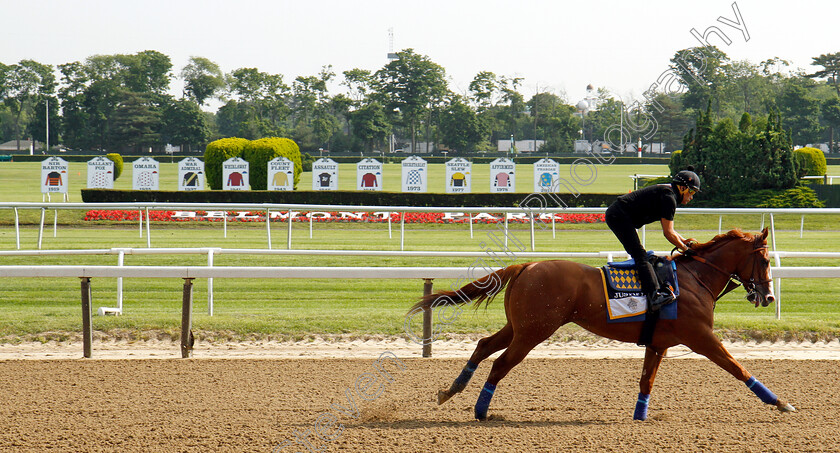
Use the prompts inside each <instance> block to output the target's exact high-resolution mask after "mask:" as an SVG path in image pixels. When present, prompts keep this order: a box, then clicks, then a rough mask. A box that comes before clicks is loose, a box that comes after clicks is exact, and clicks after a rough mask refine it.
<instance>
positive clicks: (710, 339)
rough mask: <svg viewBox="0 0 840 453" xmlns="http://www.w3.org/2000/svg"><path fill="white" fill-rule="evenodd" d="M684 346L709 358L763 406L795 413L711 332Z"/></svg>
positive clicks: (793, 409)
mask: <svg viewBox="0 0 840 453" xmlns="http://www.w3.org/2000/svg"><path fill="white" fill-rule="evenodd" d="M686 346H688V347H689V348H691V350H692V351H694V352H696V353H698V354H702V355H704V356H706V357H708V358H709V360H711V361H712V362H714V363H715V364H717V365H718V366H719V367H721V368H723V369H724V370H726V371H728V372H729V373H730V374H731V375H733V376H735V378H737V379H738V380H739V381H741V382H743V383H744V384H746V385H747V388H749V389H750V390H752V392H753V393H755V395H756V396H757V397H758V398H759V399H761V401H762V402H764V403H765V404H771V405H773V406H776V409H778V410H780V411H782V412H796V409H795V408H794V407H793V406H791V405H790V404H788V403H786V402H785V401H783V400H782V399H781V398H779V397H777V396H776V395H775V394H774V393H773V392H771V391H770V389H768V388H767V387H765V386H764V384H762V383H761V382H760V381H759V380H758V379H756V378H755V377H754V376H752V375H751V374H750V373H749V372H748V371H747V370H746V369H745V368H744V367H743V366H741V364H740V363H738V361H737V360H735V358H734V357H732V355H731V354H729V351H727V350H726V348H725V347H723V344H722V343H721V342H720V340H719V339H718V338H717V337H716V336H714V334H712V332H711V330H710V331H709V332H708V334H707V335H703V336H700V338H697V339H695V341H692V342H691V343H690V344H689V343H688V342H687V343H686Z"/></svg>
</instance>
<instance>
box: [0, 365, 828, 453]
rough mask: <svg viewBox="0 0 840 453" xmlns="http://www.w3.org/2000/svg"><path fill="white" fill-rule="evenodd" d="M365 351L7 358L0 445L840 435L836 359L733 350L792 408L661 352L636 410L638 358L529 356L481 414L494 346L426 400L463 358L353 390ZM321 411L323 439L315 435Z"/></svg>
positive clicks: (494, 442) (491, 446)
mask: <svg viewBox="0 0 840 453" xmlns="http://www.w3.org/2000/svg"><path fill="white" fill-rule="evenodd" d="M376 358H377V357H376V356H372V357H370V358H369V359H290V360H245V359H238V360H213V359H190V360H181V359H173V360H159V359H158V360H43V361H2V362H0V395H2V401H3V404H2V405H0V451H44V450H50V449H52V450H57V451H111V450H119V451H129V452H133V451H266V452H267V451H271V450H272V448H274V447H276V446H277V445H278V444H280V443H282V442H284V441H287V440H289V441H292V442H293V441H294V439H295V432H299V433H304V432H306V431H307V430H309V434H308V439H309V441H310V442H311V447H312V449H313V450H311V451H316V450H315V449H318V448H324V447H325V448H326V449H325V450H324V451H365V452H367V451H383V452H384V451H389V452H390V451H406V452H414V451H430V452H437V451H479V452H480V451H491V450H492V451H517V452H522V451H588V452H592V451H599V452H600V451H616V452H628V451H634V452H635V451H657V450H663V451H665V450H667V451H715V452H720V451H738V452H743V451H756V452H758V451H840V429H838V428H840V423H838V421H837V420H838V419H840V386H839V385H838V376H840V368H838V362H836V361H793V360H745V361H743V364H744V365H745V366H746V367H747V368H748V369H749V370H750V371H751V372H753V373H754V374H755V375H756V376H757V377H758V378H759V379H761V380H762V381H763V382H764V383H765V384H766V385H767V386H768V387H769V388H770V389H771V390H773V391H774V392H776V394H778V395H779V396H781V397H782V398H784V399H787V400H788V401H789V402H790V403H792V404H793V405H794V406H796V407H797V409H798V410H799V412H797V413H794V414H781V413H779V412H777V411H776V410H775V409H773V408H771V407H770V406H766V405H764V404H762V403H761V402H760V401H759V400H758V398H757V397H755V396H754V395H753V394H752V393H751V392H750V391H749V390H748V389H747V388H746V387H745V386H744V385H743V384H742V383H740V382H738V381H736V380H735V379H733V378H732V377H731V376H729V375H727V374H725V373H724V372H723V371H722V370H720V369H719V368H717V367H716V366H714V365H713V364H711V363H710V362H708V361H706V360H703V359H681V360H673V359H666V360H665V362H664V363H663V365H662V368H661V369H660V372H659V376H658V377H657V382H656V386H655V388H654V393H653V397H652V400H651V409H650V419H649V420H648V421H647V422H633V421H632V420H631V418H632V410H633V405H634V402H635V399H636V393H637V392H638V387H637V379H638V375H639V373H640V367H641V361H640V360H636V359H632V360H631V359H601V360H587V359H526V361H525V362H524V363H523V364H522V365H520V366H519V367H517V368H515V369H514V370H513V371H512V372H511V374H510V375H509V376H508V377H507V378H506V379H505V380H504V381H502V383H501V384H500V385H499V388H498V389H497V391H496V396H495V397H494V400H493V403H492V405H491V407H490V413H491V415H494V416H496V417H501V418H502V420H494V421H490V422H485V423H478V422H476V421H474V420H472V407H473V404H474V403H475V400H476V397H477V395H478V391H479V389H480V387H481V385H483V383H484V380H485V378H486V376H487V373H488V372H489V369H490V364H489V361H488V363H485V364H483V365H482V366H481V367H479V370H478V371H477V372H476V377H475V378H474V379H473V381H472V382H471V383H470V385H469V387H468V388H467V390H466V391H465V392H464V393H463V394H461V395H458V396H456V397H455V398H453V399H452V400H451V401H449V402H448V403H446V404H445V405H443V406H437V404H436V403H435V402H434V396H435V394H436V391H437V389H438V387H443V386H448V385H449V383H450V382H451V381H452V379H453V378H454V377H455V376H456V375H457V374H458V372H459V371H460V369H461V367H462V366H463V364H464V360H451V359H405V360H404V364H405V369H404V370H399V368H398V367H397V366H396V365H392V364H388V365H385V366H384V367H383V368H384V369H385V371H388V372H390V374H391V376H392V377H393V379H394V380H393V382H391V383H382V382H383V381H372V380H368V381H367V382H366V383H367V384H369V386H368V387H367V393H368V394H372V393H374V392H375V389H376V388H377V386H378V385H379V384H380V383H382V385H383V389H382V393H381V394H380V395H379V396H378V397H376V398H375V399H373V400H371V401H364V400H362V399H361V398H360V397H359V394H358V393H356V392H357V390H356V389H355V387H354V384H355V383H356V382H357V381H358V380H359V378H360V377H361V381H362V383H363V384H364V383H365V379H366V378H367V379H370V378H371V377H372V376H374V375H373V374H365V373H375V372H376V371H375V370H374V368H373V365H374V362H375V361H376ZM377 376H380V377H379V378H378V379H382V378H381V375H377ZM348 388H349V389H350V392H352V394H353V395H354V400H355V402H356V403H357V407H358V410H359V413H358V414H357V416H358V418H354V417H353V416H351V415H349V414H345V413H342V412H341V411H339V410H338V409H336V408H335V407H333V408H331V404H336V405H342V406H345V407H350V406H349V404H348V397H347V394H346V393H345V392H346V391H348ZM329 413H331V414H333V415H334V418H331V416H330V415H324V414H329ZM319 417H321V423H322V425H321V427H322V428H323V429H324V431H322V432H323V433H324V434H325V435H330V434H332V435H333V436H336V438H335V439H334V440H332V441H324V440H320V439H318V438H317V437H316V436H315V434H314V429H315V426H316V420H318V419H319ZM330 421H334V422H336V423H340V424H341V425H342V427H343V429H342V428H336V427H335V426H333V427H332V428H336V429H334V430H330V428H331V427H330V426H329V422H330ZM337 429H342V430H341V431H338V430H337ZM278 451H283V452H294V451H310V450H307V447H306V446H304V445H303V444H296V446H293V445H289V446H287V447H285V448H283V449H282V450H280V449H278Z"/></svg>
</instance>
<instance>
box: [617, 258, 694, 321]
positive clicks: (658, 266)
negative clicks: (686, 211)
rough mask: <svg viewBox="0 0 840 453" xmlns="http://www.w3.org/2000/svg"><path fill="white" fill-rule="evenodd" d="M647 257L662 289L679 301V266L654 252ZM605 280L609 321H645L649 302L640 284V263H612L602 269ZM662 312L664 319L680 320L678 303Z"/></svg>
mask: <svg viewBox="0 0 840 453" xmlns="http://www.w3.org/2000/svg"><path fill="white" fill-rule="evenodd" d="M647 257H648V259H649V260H651V262H652V263H653V268H654V270H655V272H656V277H657V279H658V280H659V285H660V287H662V288H669V289H670V290H671V291H672V292H673V293H674V296H675V298H676V297H678V296H679V294H680V289H679V284H678V282H677V272H676V271H677V267H676V263H674V262H673V261H672V260H670V259H668V258H666V257H661V256H655V255H654V254H653V252H648V255H647ZM601 277H602V279H603V281H604V298H605V299H606V300H607V317H608V321H609V322H635V321H643V320H644V319H645V315H646V313H647V298H646V297H645V295H644V294H643V293H642V287H641V284H640V283H639V280H638V273H637V272H636V262H635V261H634V260H633V259H629V260H627V261H620V262H609V263H607V265H606V266H603V267H602V268H601ZM661 311H662V313H661V316H660V318H661V319H676V318H677V304H676V302H674V303H671V304H668V305H665V306H663V307H662V309H661Z"/></svg>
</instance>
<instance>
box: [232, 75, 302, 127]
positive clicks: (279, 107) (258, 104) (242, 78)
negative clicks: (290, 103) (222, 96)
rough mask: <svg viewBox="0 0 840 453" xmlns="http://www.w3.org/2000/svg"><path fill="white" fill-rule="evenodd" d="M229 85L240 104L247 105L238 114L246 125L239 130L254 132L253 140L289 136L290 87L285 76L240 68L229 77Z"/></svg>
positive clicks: (242, 125)
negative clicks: (284, 80) (285, 122)
mask: <svg viewBox="0 0 840 453" xmlns="http://www.w3.org/2000/svg"><path fill="white" fill-rule="evenodd" d="M227 85H228V88H227V89H228V92H229V93H230V94H232V95H233V96H234V97H235V99H234V100H235V101H236V103H237V104H244V106H243V105H240V106H239V108H238V115H235V117H236V118H238V119H239V120H240V121H241V122H242V123H243V124H240V125H239V126H237V127H236V129H238V130H248V131H251V132H252V133H253V134H254V135H253V136H252V137H251V138H260V137H265V136H282V135H285V125H284V121H285V119H286V117H287V116H288V112H289V108H288V107H287V106H286V102H285V101H286V98H287V97H288V96H289V86H288V85H286V84H285V83H283V76H282V75H280V74H268V73H265V72H260V71H259V70H257V69H256V68H239V69H236V70H234V71H233V72H231V73H230V74H229V75H228V77H227ZM228 104H230V103H228ZM230 117H231V118H233V117H234V116H233V115H231V116H230ZM220 129H221V127H220Z"/></svg>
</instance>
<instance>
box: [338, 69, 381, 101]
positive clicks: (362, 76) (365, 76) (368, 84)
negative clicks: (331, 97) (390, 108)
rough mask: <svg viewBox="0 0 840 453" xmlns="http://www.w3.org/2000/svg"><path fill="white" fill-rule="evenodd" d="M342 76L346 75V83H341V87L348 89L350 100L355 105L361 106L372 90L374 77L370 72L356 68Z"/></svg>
mask: <svg viewBox="0 0 840 453" xmlns="http://www.w3.org/2000/svg"><path fill="white" fill-rule="evenodd" d="M342 74H343V75H344V81H343V82H341V85H343V86H345V87H347V90H348V91H349V94H350V99H352V100H353V102H354V103H355V105H361V103H362V101H363V100H365V99H366V98H367V96H368V94H369V93H370V92H371V90H372V86H373V77H372V76H371V73H370V71H368V70H367V69H359V68H354V69H350V70H347V71H344V72H342Z"/></svg>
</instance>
